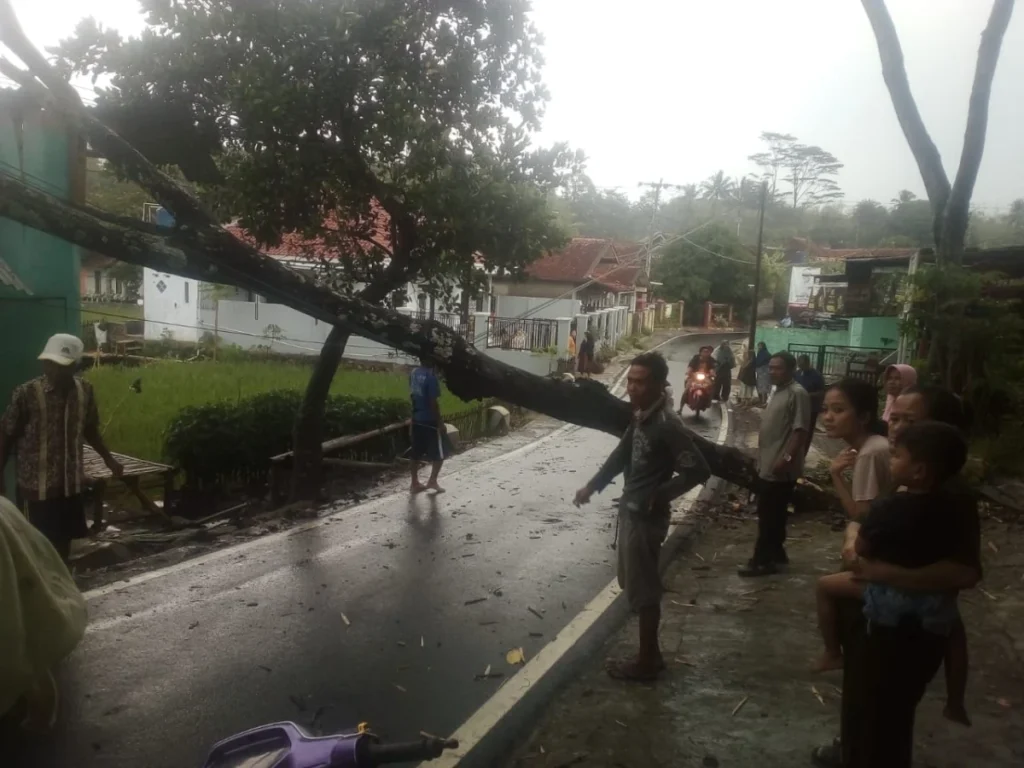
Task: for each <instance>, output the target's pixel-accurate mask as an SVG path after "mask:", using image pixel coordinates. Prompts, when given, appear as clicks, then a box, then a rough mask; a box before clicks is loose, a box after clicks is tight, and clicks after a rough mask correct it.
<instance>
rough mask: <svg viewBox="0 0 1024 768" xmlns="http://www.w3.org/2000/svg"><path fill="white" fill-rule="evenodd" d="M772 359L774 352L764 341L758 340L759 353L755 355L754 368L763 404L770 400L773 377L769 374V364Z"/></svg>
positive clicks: (758, 393)
mask: <svg viewBox="0 0 1024 768" xmlns="http://www.w3.org/2000/svg"><path fill="white" fill-rule="evenodd" d="M771 361H772V353H771V352H769V351H768V347H767V345H765V343H764V342H763V341H759V342H757V354H756V355H755V356H754V370H755V372H756V373H757V396H758V399H759V400H760V401H761V405H765V404H766V403H767V402H768V395H770V394H771V391H772V379H771V376H769V375H768V364H769V363H770V362H771Z"/></svg>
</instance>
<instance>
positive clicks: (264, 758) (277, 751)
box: [203, 723, 459, 768]
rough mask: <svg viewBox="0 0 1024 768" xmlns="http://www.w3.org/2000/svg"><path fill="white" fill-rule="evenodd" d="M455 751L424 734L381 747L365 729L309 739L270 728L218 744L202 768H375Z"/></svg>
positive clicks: (296, 731)
mask: <svg viewBox="0 0 1024 768" xmlns="http://www.w3.org/2000/svg"><path fill="white" fill-rule="evenodd" d="M458 746H459V742H458V741H456V740H454V739H440V738H438V737H436V736H430V735H429V734H425V733H423V734H420V739H419V741H412V742H408V743H405V744H384V743H382V742H381V741H380V739H379V738H377V737H376V736H375V735H373V734H372V733H371V732H370V731H369V730H368V729H367V728H366V726H365V724H364V725H361V726H359V728H358V730H357V731H356V732H355V733H349V734H337V735H334V736H310V735H309V734H308V733H306V732H305V731H304V730H303V729H302V728H301V727H300V726H298V725H296V724H295V723H274V724H272V725H264V726H261V727H259V728H254V729H252V730H250V731H245V732H244V733H239V734H237V735H235V736H232V737H230V738H228V739H225V740H224V741H221V742H219V743H217V744H216V745H214V747H213V749H212V750H211V751H210V756H209V757H208V758H207V759H206V762H205V763H204V764H203V768H374V767H375V766H380V765H393V764H395V763H419V762H422V761H424V760H435V759H437V758H439V757H441V755H442V754H443V753H444V751H445V750H446V749H458Z"/></svg>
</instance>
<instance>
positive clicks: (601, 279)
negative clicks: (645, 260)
mask: <svg viewBox="0 0 1024 768" xmlns="http://www.w3.org/2000/svg"><path fill="white" fill-rule="evenodd" d="M593 277H594V279H596V280H597V283H598V284H599V285H602V286H604V287H605V288H607V289H608V290H610V291H614V292H616V293H622V292H624V291H632V290H634V289H635V288H636V287H637V282H644V280H643V278H645V277H646V275H645V274H644V267H643V266H639V265H634V266H625V267H619V266H613V267H611V268H610V269H601V267H600V266H599V267H598V269H597V270H596V271H595V273H594V276H593Z"/></svg>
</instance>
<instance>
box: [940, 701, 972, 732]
mask: <svg viewBox="0 0 1024 768" xmlns="http://www.w3.org/2000/svg"><path fill="white" fill-rule="evenodd" d="M942 716H943V717H944V718H946V719H947V720H952V721H953V722H954V723H960V725H966V726H967V727H968V728H970V727H971V718H970V717H968V716H967V708H966V707H964V705H963V704H960V705H953V704H946V706H945V707H943V708H942Z"/></svg>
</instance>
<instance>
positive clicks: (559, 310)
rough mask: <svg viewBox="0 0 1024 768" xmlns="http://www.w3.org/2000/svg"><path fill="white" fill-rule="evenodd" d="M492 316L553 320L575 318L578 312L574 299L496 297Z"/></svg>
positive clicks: (577, 304)
mask: <svg viewBox="0 0 1024 768" xmlns="http://www.w3.org/2000/svg"><path fill="white" fill-rule="evenodd" d="M495 301H496V304H497V305H496V308H495V312H494V314H495V315H496V316H497V317H505V318H513V317H531V318H534V317H535V318H537V319H538V320H555V319H557V318H559V317H575V316H576V315H577V314H579V311H580V302H579V301H577V300H576V299H556V300H552V299H539V298H530V297H528V296H497V297H495Z"/></svg>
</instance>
